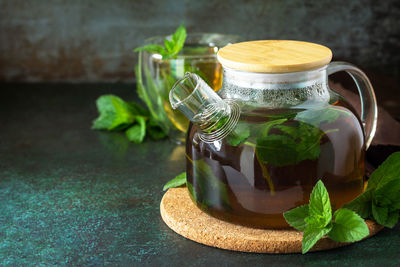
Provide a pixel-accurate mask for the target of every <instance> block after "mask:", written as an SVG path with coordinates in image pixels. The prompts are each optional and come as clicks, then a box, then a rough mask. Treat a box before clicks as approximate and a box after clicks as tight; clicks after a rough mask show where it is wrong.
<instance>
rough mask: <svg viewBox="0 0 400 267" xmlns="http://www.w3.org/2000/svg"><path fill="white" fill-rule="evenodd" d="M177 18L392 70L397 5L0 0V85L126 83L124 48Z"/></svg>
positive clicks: (128, 63) (131, 60)
mask: <svg viewBox="0 0 400 267" xmlns="http://www.w3.org/2000/svg"><path fill="white" fill-rule="evenodd" d="M182 22H184V23H185V24H186V26H187V28H188V31H189V32H220V33H233V34H239V35H241V36H242V37H243V38H245V39H249V40H250V39H296V40H305V41H311V42H317V43H321V44H324V45H326V46H328V47H330V48H331V49H332V50H333V51H334V56H335V59H341V60H346V61H350V62H353V63H355V64H357V65H359V66H361V67H362V68H363V69H365V70H367V71H370V72H374V73H377V74H378V75H379V73H382V74H384V75H390V76H391V77H398V76H399V73H400V71H399V68H400V67H399V66H400V53H399V51H400V30H399V29H400V1H399V0H387V1H373V0H353V1H351V0H348V1H343V0H342V1H339V0H329V1H323V0H312V1H303V0H292V1H278V0H275V1H273V0H247V1H246V0H236V1H233V0H232V1H219V0H208V1H200V0H197V1H189V0H186V1H177V0H164V1H161V0H160V1H155V0H136V1H133V0H113V1H106V0H86V1H77V0H76V1H74V0H41V1H27V0H0V81H29V82H30V81H72V82H78V81H90V82H91V81H134V74H133V71H132V70H133V65H134V64H135V62H136V60H137V55H136V54H134V53H132V49H133V48H135V47H137V46H139V45H140V44H141V42H142V41H143V40H144V39H145V38H147V37H150V36H153V35H163V34H168V33H171V32H173V31H174V29H175V28H176V27H177V26H178V25H179V24H180V23H182ZM399 94H400V93H399Z"/></svg>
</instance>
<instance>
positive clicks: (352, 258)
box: [0, 84, 400, 266]
mask: <svg viewBox="0 0 400 267" xmlns="http://www.w3.org/2000/svg"><path fill="white" fill-rule="evenodd" d="M1 88H2V90H1V93H2V96H1V98H0V123H1V129H0V265H5V266H7V265H11V266H28V265H35V266H38V265H43V266H51V265H57V266H63V265H90V266H92V265H94V266H103V265H111V266H132V265H156V266H159V265H161V266H163V265H173V266H177V265H196V266H203V265H212V266H213V265H224V266H225V265H226V266H229V265H235V266H236V265H247V266H253V265H254V266H258V265H264V266H267V265H273V266H280V265H291V266H298V265H307V266H308V265H313V266H332V265H335V266H354V265H363V266H377V265H381V266H395V265H397V266H399V265H400V225H397V226H396V227H395V228H394V229H384V230H382V231H381V232H380V233H379V234H377V235H376V236H374V237H372V238H370V239H368V240H364V241H362V242H360V243H357V244H353V245H351V246H348V247H344V248H339V249H335V250H331V251H325V252H314V253H309V254H307V255H297V254H293V255H267V254H248V253H239V252H232V251H224V250H220V249H216V248H211V247H207V246H204V245H200V244H197V243H195V242H192V241H190V240H187V239H185V238H183V237H181V236H179V235H177V234H175V233H174V232H173V231H171V230H170V229H169V228H168V227H167V226H166V225H165V224H164V223H163V221H162V219H161V217H160V212H159V203H160V200H161V198H162V195H163V192H162V186H163V185H164V183H165V182H166V181H168V180H169V179H170V178H172V177H174V176H175V175H176V174H179V173H181V172H182V171H184V161H183V160H182V158H183V152H184V151H183V147H182V146H176V145H175V144H173V143H172V142H170V141H168V140H162V141H152V140H146V141H145V142H144V143H143V144H133V143H129V142H128V141H127V139H126V138H125V136H124V135H123V134H120V133H105V132H99V131H92V130H90V125H91V121H92V120H93V119H94V118H95V117H96V116H97V114H96V107H95V104H94V103H95V99H96V98H97V97H98V96H99V95H101V94H105V93H113V94H117V95H119V96H121V97H123V98H125V99H129V98H131V99H133V98H135V93H134V91H135V90H134V88H135V86H134V85H132V84H131V85H129V84H125V85H119V84H108V85H107V84H72V85H71V84H33V85H32V84H31V85H24V84H2V86H1Z"/></svg>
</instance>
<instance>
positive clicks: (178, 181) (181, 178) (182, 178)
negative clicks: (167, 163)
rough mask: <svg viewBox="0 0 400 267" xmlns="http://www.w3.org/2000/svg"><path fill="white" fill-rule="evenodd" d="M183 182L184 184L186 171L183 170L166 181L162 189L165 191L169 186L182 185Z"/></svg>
mask: <svg viewBox="0 0 400 267" xmlns="http://www.w3.org/2000/svg"><path fill="white" fill-rule="evenodd" d="M184 184H186V172H183V173H181V174H179V175H177V176H176V177H175V178H174V179H172V180H170V181H169V182H167V183H166V184H165V185H164V187H163V191H165V190H167V189H169V188H174V187H178V186H182V185H184Z"/></svg>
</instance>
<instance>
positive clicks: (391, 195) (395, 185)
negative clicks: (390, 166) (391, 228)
mask: <svg viewBox="0 0 400 267" xmlns="http://www.w3.org/2000/svg"><path fill="white" fill-rule="evenodd" d="M374 201H375V203H377V204H379V206H391V205H392V204H394V202H398V201H400V177H399V179H393V180H390V181H388V182H387V183H385V184H382V183H381V184H380V185H379V186H378V187H377V188H376V190H375V191H374Z"/></svg>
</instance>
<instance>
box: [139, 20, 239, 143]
mask: <svg viewBox="0 0 400 267" xmlns="http://www.w3.org/2000/svg"><path fill="white" fill-rule="evenodd" d="M181 27H182V26H181ZM181 27H180V28H178V30H177V32H176V33H175V34H174V35H169V36H157V37H152V38H149V39H147V40H146V41H145V43H144V47H146V45H147V46H148V45H151V47H150V48H153V49H143V50H141V51H139V59H138V64H137V66H136V68H135V73H136V79H137V90H138V95H139V97H140V98H141V99H142V101H143V102H144V103H145V104H146V106H147V107H148V108H149V110H150V112H151V114H152V117H153V118H154V119H155V120H156V121H157V122H158V124H159V125H160V127H162V129H163V130H164V132H166V133H167V134H168V136H169V137H170V139H171V140H173V141H174V142H177V143H183V142H184V137H185V133H186V131H187V129H188V125H189V120H188V119H187V118H186V117H185V116H184V115H183V114H182V113H181V112H180V111H179V110H173V109H172V108H171V106H170V103H169V98H168V96H169V91H170V90H171V88H172V87H173V85H174V83H175V82H176V81H177V80H179V79H181V78H183V76H184V75H185V73H186V72H192V73H196V74H197V75H199V76H200V77H201V78H203V80H205V81H206V82H207V83H208V85H209V86H210V87H211V88H212V89H213V90H215V91H217V90H218V89H219V88H220V87H221V84H222V67H221V65H220V63H219V62H218V61H217V58H216V54H217V52H218V50H219V49H220V48H222V47H224V46H226V45H228V44H230V43H235V42H238V41H240V37H239V36H236V35H226V34H218V33H190V34H187V36H186V39H185V40H184V46H183V48H182V49H180V51H179V52H178V53H177V54H175V55H172V56H171V54H168V51H167V50H168V48H169V47H170V51H172V52H171V53H172V54H173V53H174V52H176V47H179V44H178V45H176V47H175V49H174V47H173V45H174V42H176V43H178V42H181V40H182V38H181V37H182V35H183V33H182V31H181ZM179 31H180V34H179V33H178V32H179ZM177 33H178V34H177ZM185 34H186V32H185ZM178 35H180V36H178ZM165 40H167V41H165ZM163 45H164V46H165V48H162V46H163ZM163 49H164V50H163ZM146 50H147V51H146Z"/></svg>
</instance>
